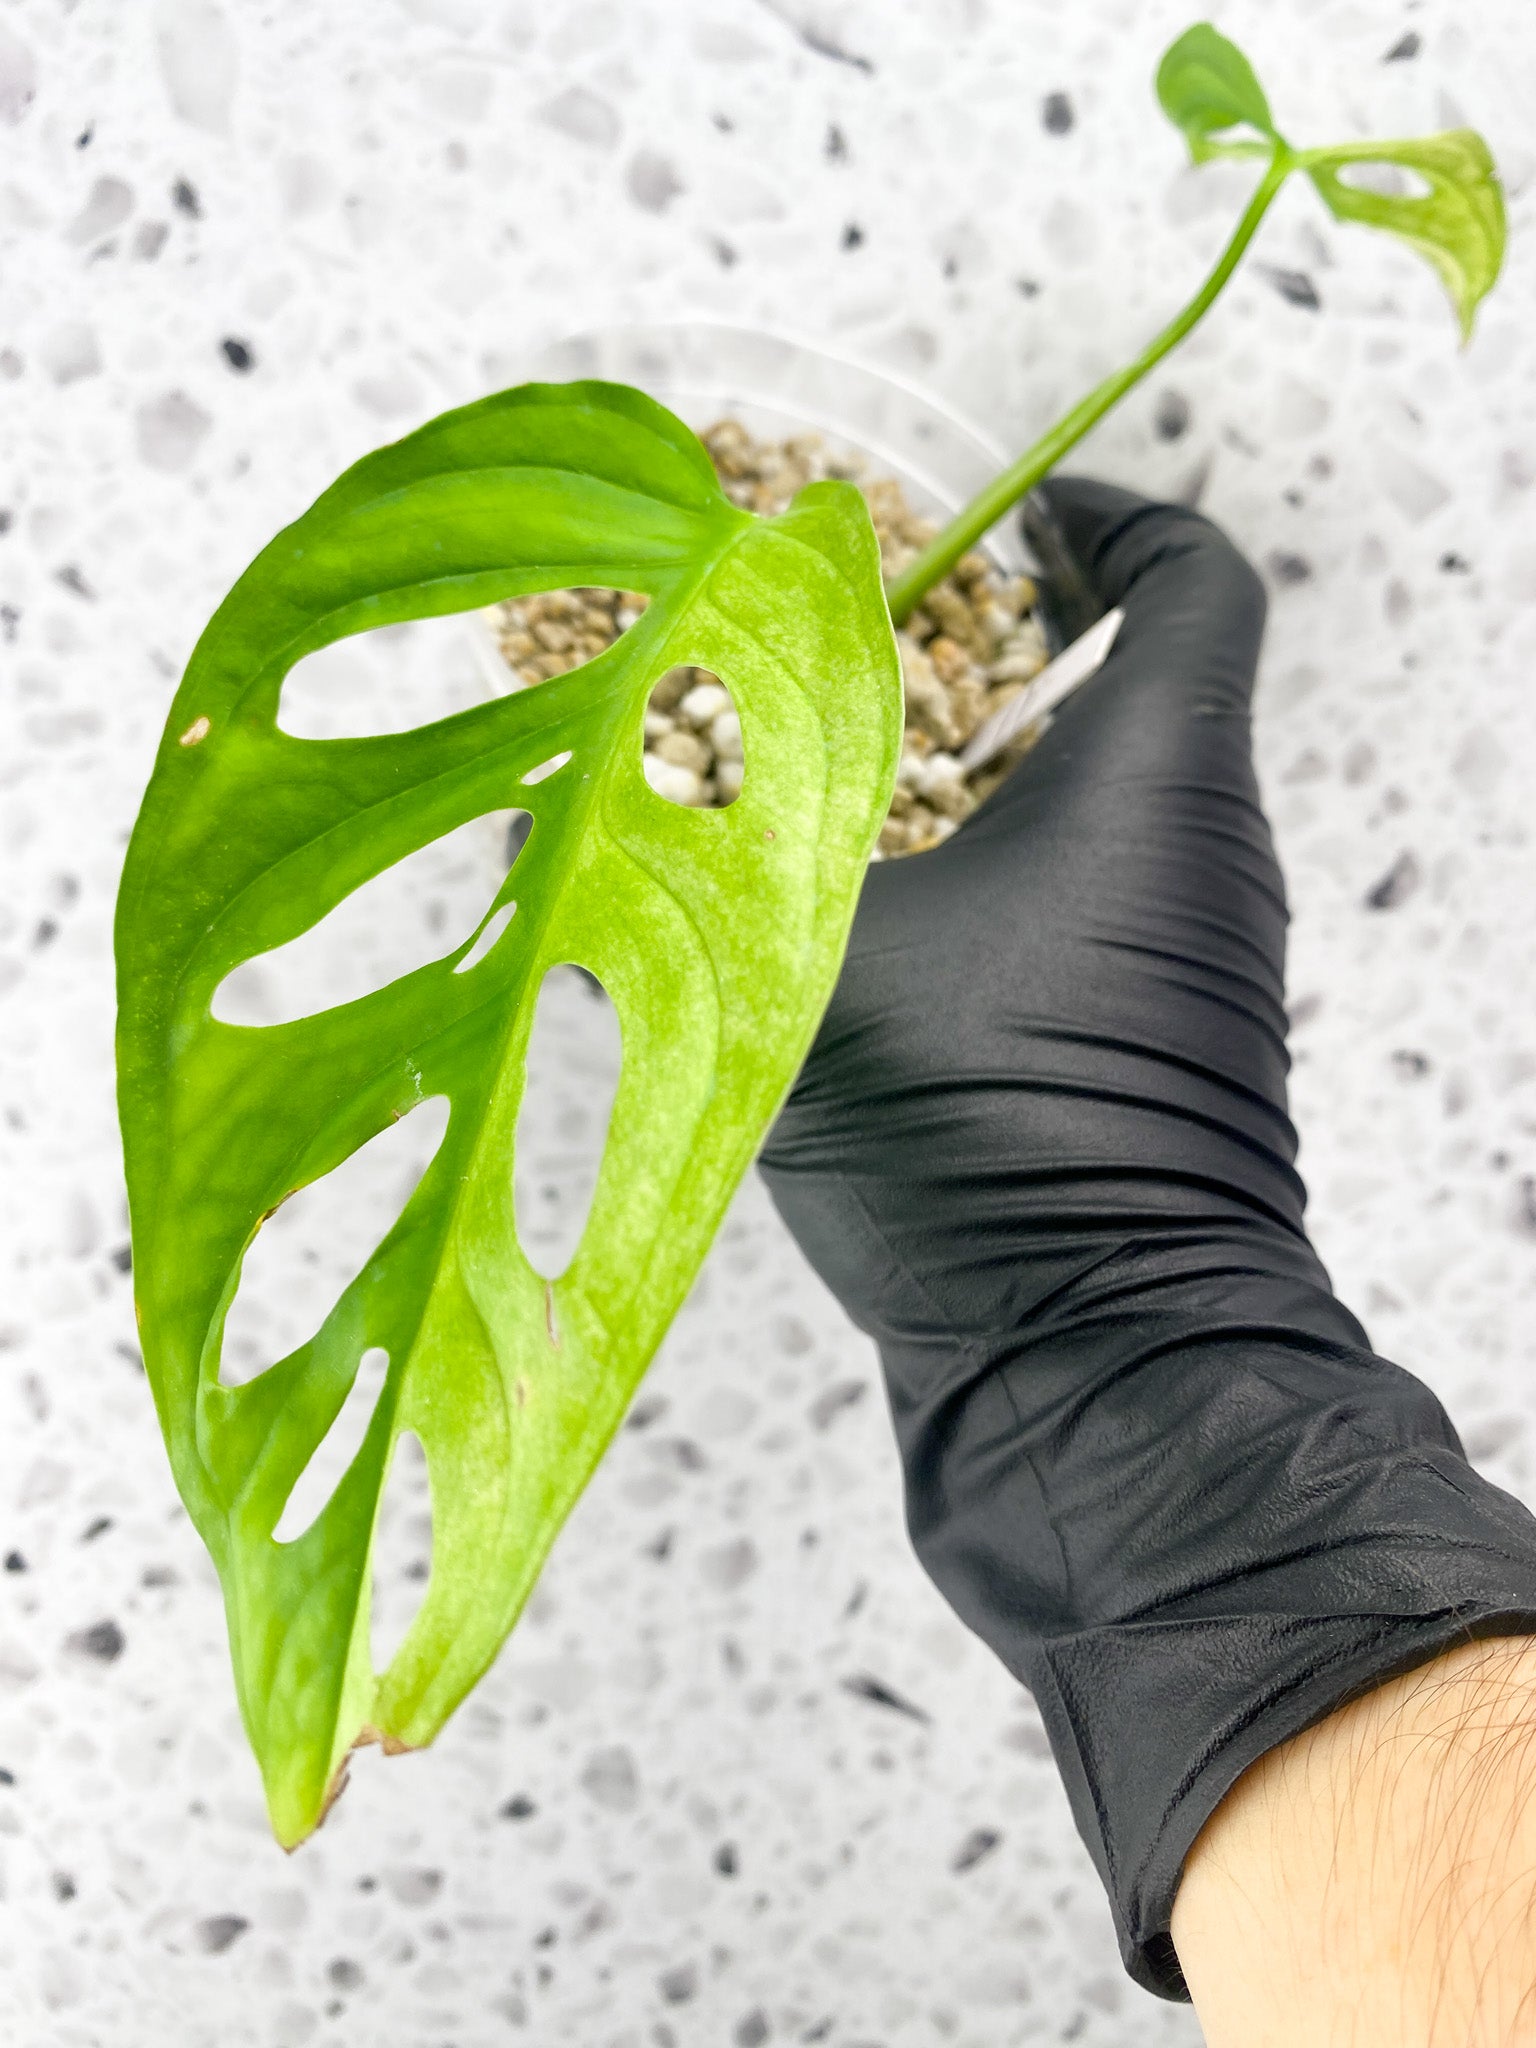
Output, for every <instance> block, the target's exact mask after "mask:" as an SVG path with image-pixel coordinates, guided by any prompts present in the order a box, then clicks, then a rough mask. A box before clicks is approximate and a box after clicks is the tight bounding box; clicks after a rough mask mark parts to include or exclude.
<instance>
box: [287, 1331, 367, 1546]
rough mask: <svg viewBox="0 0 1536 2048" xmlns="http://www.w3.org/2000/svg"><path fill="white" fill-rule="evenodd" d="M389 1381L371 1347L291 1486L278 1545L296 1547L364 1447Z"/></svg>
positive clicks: (362, 1358) (358, 1363) (360, 1361)
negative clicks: (380, 1398)
mask: <svg viewBox="0 0 1536 2048" xmlns="http://www.w3.org/2000/svg"><path fill="white" fill-rule="evenodd" d="M388 1376H389V1353H388V1352H387V1351H384V1350H381V1349H380V1348H379V1346H378V1345H377V1344H375V1345H371V1346H370V1347H369V1349H368V1350H366V1351H365V1352H364V1353H363V1355H362V1357H361V1358H360V1359H359V1360H358V1361H357V1370H356V1372H355V1373H354V1374H353V1375H352V1384H351V1386H350V1387H348V1389H347V1395H346V1399H345V1400H344V1401H343V1402H342V1404H341V1406H340V1408H338V1409H337V1411H336V1419H335V1421H334V1422H333V1423H332V1424H331V1426H330V1428H329V1429H328V1430H327V1431H326V1432H325V1435H324V1436H323V1437H321V1439H320V1441H319V1443H317V1444H316V1445H315V1448H314V1450H313V1451H312V1452H311V1453H310V1459H309V1463H308V1464H307V1465H306V1466H305V1467H304V1470H303V1471H302V1472H301V1473H300V1474H299V1476H298V1478H297V1479H296V1480H295V1481H294V1485H293V1491H292V1493H290V1494H289V1496H288V1498H287V1500H286V1501H285V1502H284V1503H283V1512H282V1513H281V1514H280V1515H279V1516H278V1518H277V1527H276V1528H275V1529H274V1530H273V1532H272V1534H273V1536H274V1537H275V1538H276V1540H277V1541H278V1542H279V1543H294V1542H297V1540H298V1539H299V1537H300V1536H302V1535H303V1534H304V1532H305V1530H306V1529H308V1528H309V1527H310V1526H311V1525H312V1524H313V1522H314V1521H315V1519H316V1517H317V1516H318V1515H319V1514H320V1513H321V1511H322V1509H323V1508H324V1507H325V1504H326V1502H327V1501H328V1500H329V1499H330V1498H331V1495H332V1494H333V1493H334V1492H335V1491H336V1489H337V1487H338V1486H339V1485H340V1484H341V1482H342V1480H343V1478H344V1477H345V1476H346V1472H347V1468H348V1466H349V1465H350V1464H351V1463H352V1460H353V1459H354V1458H355V1457H356V1456H357V1454H358V1452H359V1451H360V1450H361V1449H362V1447H363V1438H364V1437H365V1436H366V1435H367V1434H368V1425H369V1423H370V1422H372V1420H373V1414H374V1410H375V1409H376V1408H377V1407H378V1405H379V1396H380V1394H382V1393H383V1391H384V1382H385V1380H386V1379H387V1378H388Z"/></svg>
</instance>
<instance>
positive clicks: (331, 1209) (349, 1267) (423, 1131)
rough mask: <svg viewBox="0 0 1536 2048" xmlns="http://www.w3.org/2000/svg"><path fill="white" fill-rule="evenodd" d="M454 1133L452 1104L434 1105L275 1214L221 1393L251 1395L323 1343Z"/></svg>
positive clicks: (246, 1276) (232, 1328)
mask: <svg viewBox="0 0 1536 2048" xmlns="http://www.w3.org/2000/svg"><path fill="white" fill-rule="evenodd" d="M447 1128H448V1101H447V1098H446V1096H442V1095H435V1096H433V1097H432V1098H431V1099H430V1100H429V1101H427V1102H424V1103H422V1104H421V1106H420V1107H419V1108H418V1109H414V1110H412V1111H411V1112H410V1114H409V1115H408V1116H403V1117H402V1118H401V1119H400V1121H399V1122H398V1123H396V1124H391V1125H390V1126H389V1128H388V1129H387V1130H383V1131H380V1132H378V1133H377V1134H376V1135H375V1136H374V1137H372V1138H370V1139H369V1140H368V1142H367V1143H366V1144H364V1145H360V1146H359V1147H358V1149H357V1150H356V1151H355V1152H354V1153H353V1154H352V1156H351V1157H350V1158H349V1159H344V1160H343V1161H342V1163H341V1165H340V1166H338V1167H335V1168H333V1169H332V1171H331V1172H330V1173H327V1174H324V1175H322V1176H321V1178H320V1179H319V1180H316V1181H311V1182H310V1184H309V1185H308V1187H303V1188H300V1189H299V1191H298V1193H297V1194H295V1195H292V1196H290V1197H289V1199H288V1200H287V1201H286V1202H284V1203H283V1204H282V1206H281V1207H280V1208H278V1209H276V1210H274V1212H273V1213H272V1215H271V1216H269V1217H268V1218H267V1220H266V1222H265V1223H263V1224H262V1226H261V1228H260V1229H259V1230H258V1231H257V1233H256V1236H255V1239H254V1240H253V1242H252V1243H251V1244H250V1245H249V1246H248V1247H247V1250H246V1254H245V1259H244V1262H243V1263H242V1265H241V1268H240V1285H239V1288H238V1290H237V1292H236V1294H235V1298H234V1301H233V1302H232V1303H231V1304H230V1310H229V1315H228V1317H227V1318H226V1320H225V1324H224V1340H223V1344H222V1347H221V1350H220V1355H219V1384H220V1385H221V1386H225V1387H240V1386H244V1385H245V1384H246V1382H247V1381H249V1380H253V1379H255V1378H256V1376H257V1374H258V1373H262V1372H265V1371H266V1369H267V1367H268V1366H270V1365H275V1364H276V1363H277V1361H278V1360H279V1359H280V1358H286V1357H287V1356H288V1354H289V1352H290V1351H295V1350H297V1349H298V1347H299V1345H301V1344H303V1343H305V1342H306V1341H307V1340H308V1339H309V1338H311V1337H312V1336H314V1334H315V1332H316V1331H317V1330H318V1329H319V1328H320V1325H321V1324H322V1323H323V1322H324V1321H325V1318H326V1316H327V1315H328V1314H329V1313H330V1310H331V1308H332V1306H333V1305H334V1304H335V1302H336V1300H337V1299H338V1297H339V1296H340V1295H341V1294H342V1293H343V1292H344V1290H345V1289H346V1288H347V1287H348V1286H350V1285H351V1283H352V1281H353V1280H354V1279H356V1277H357V1275H358V1274H359V1273H360V1272H361V1271H362V1269H363V1267H364V1265H365V1264H366V1263H367V1261H368V1259H369V1257H370V1256H371V1254H372V1253H373V1251H374V1249H375V1248H376V1247H377V1246H378V1245H379V1244H380V1243H381V1242H382V1240H383V1239H384V1238H385V1237H386V1236H387V1235H388V1233H389V1230H390V1228H391V1226H392V1225H393V1224H394V1222H395V1219H396V1218H397V1217H398V1216H399V1214H400V1212H401V1210H402V1209H403V1208H404V1207H405V1205H406V1203H407V1202H408V1201H409V1200H410V1198H411V1195H412V1194H413V1192H414V1191H415V1188H416V1183H417V1182H418V1181H419V1180H420V1179H421V1176H422V1175H423V1174H424V1173H425V1172H426V1170H427V1167H428V1166H429V1165H430V1164H431V1161H432V1157H433V1155H434V1153H435V1152H436V1151H437V1149H438V1147H439V1145H441V1143H442V1142H443V1133H444V1132H445V1131H446V1130H447Z"/></svg>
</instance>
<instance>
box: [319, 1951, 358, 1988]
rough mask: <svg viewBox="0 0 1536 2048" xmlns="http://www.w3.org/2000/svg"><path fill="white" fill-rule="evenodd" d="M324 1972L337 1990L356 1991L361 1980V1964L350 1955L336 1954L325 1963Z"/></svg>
mask: <svg viewBox="0 0 1536 2048" xmlns="http://www.w3.org/2000/svg"><path fill="white" fill-rule="evenodd" d="M325 1974H326V1976H327V1977H328V1978H329V1980H330V1981H331V1983H332V1984H334V1985H335V1987H336V1989H337V1990H338V1991H356V1990H357V1988H358V1987H359V1985H360V1984H361V1983H362V1981H363V1966H362V1964H361V1963H354V1962H353V1960H352V1958H351V1957H350V1956H337V1957H336V1958H335V1960H334V1961H333V1962H329V1963H327V1964H326V1966H325Z"/></svg>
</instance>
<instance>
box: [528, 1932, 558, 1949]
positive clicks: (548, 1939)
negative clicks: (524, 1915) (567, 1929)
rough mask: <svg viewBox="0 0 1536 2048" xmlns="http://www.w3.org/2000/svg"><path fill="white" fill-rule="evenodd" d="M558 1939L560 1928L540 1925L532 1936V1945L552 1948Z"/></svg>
mask: <svg viewBox="0 0 1536 2048" xmlns="http://www.w3.org/2000/svg"><path fill="white" fill-rule="evenodd" d="M559 1939H560V1930H559V1928H558V1927H541V1928H540V1929H539V1931H538V1933H537V1934H536V1935H535V1936H534V1937H533V1945H534V1947H535V1948H553V1947H554V1945H555V1943H556V1942H557V1941H558V1940H559Z"/></svg>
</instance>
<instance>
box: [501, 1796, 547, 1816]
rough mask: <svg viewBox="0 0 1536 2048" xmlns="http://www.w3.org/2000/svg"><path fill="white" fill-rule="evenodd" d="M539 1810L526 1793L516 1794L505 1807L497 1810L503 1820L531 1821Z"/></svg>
mask: <svg viewBox="0 0 1536 2048" xmlns="http://www.w3.org/2000/svg"><path fill="white" fill-rule="evenodd" d="M538 1810H539V1809H538V1808H537V1807H536V1806H535V1805H534V1803H533V1801H532V1800H531V1799H530V1798H529V1797H528V1794H527V1793H526V1792H514V1793H513V1795H512V1797H511V1798H510V1799H509V1800H507V1801H506V1803H505V1804H504V1805H502V1806H498V1807H497V1809H496V1811H497V1812H498V1813H499V1814H500V1815H501V1817H502V1819H503V1820H531V1819H532V1818H533V1816H534V1814H536V1813H537V1812H538Z"/></svg>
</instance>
